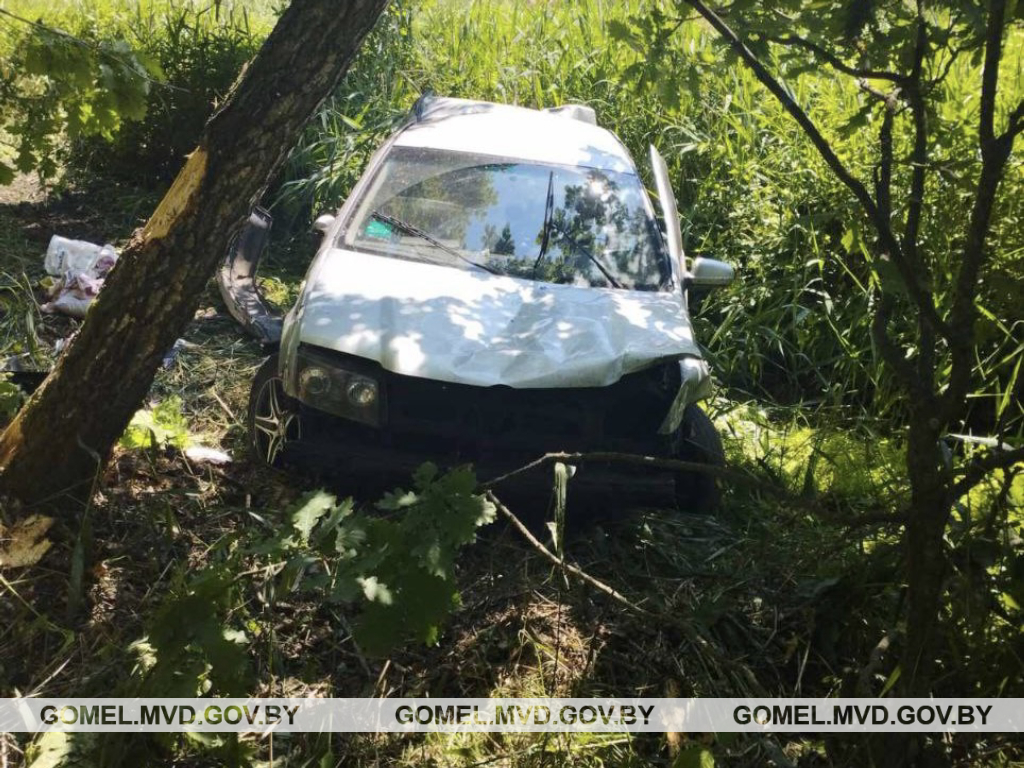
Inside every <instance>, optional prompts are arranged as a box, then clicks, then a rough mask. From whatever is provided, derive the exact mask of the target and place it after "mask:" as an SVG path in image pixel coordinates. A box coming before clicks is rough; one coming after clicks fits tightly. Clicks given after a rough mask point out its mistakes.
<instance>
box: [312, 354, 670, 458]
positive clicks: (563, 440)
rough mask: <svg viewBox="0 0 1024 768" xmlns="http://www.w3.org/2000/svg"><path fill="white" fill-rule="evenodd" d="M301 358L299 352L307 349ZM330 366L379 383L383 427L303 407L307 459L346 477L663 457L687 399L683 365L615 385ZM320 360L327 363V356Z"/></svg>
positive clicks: (358, 362) (363, 363) (357, 362)
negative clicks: (511, 383)
mask: <svg viewBox="0 0 1024 768" xmlns="http://www.w3.org/2000/svg"><path fill="white" fill-rule="evenodd" d="M300 354H301V353H300ZM330 354H333V355H336V358H335V359H333V360H332V361H331V364H332V365H334V366H336V367H337V368H339V369H347V370H351V369H352V368H353V367H355V368H356V370H358V372H359V373H360V374H362V375H372V376H373V377H374V378H375V379H376V380H377V381H378V382H379V390H380V393H381V406H380V413H379V426H377V427H375V426H370V425H368V424H360V423H356V422H354V421H351V420H349V419H346V418H340V417H337V416H333V415H331V414H329V413H326V412H324V411H323V410H320V409H318V408H313V407H310V406H309V405H308V404H307V405H304V406H303V409H304V411H303V420H302V423H303V439H302V441H301V443H300V444H299V445H298V446H295V447H294V449H293V450H292V453H294V454H296V458H297V459H300V460H301V461H302V462H303V463H314V464H319V465H326V466H328V467H330V468H334V469H339V470H343V471H350V472H354V473H358V472H367V471H370V472H373V471H379V470H382V469H393V470H395V471H396V472H400V473H406V474H407V473H408V471H409V470H411V469H414V468H415V467H417V466H418V465H419V464H421V463H422V462H424V461H433V462H435V463H436V464H438V465H440V466H456V465H460V464H466V463H472V464H473V465H474V466H475V467H476V469H477V472H478V476H480V477H481V478H484V477H493V476H496V475H499V474H502V473H503V472H507V471H509V470H511V469H514V468H516V467H519V466H522V465H523V464H526V463H527V462H529V461H532V460H534V459H536V458H538V457H539V456H541V455H543V454H545V453H552V452H570V453H575V452H581V453H582V452H588V451H596V450H601V451H619V452H623V453H642V454H662V453H663V452H664V450H665V449H666V446H667V442H668V441H667V438H666V437H665V436H662V435H659V434H658V432H659V427H661V426H662V425H663V424H664V422H665V420H666V416H665V414H666V413H669V412H671V410H672V407H673V405H674V404H675V403H676V402H678V401H679V394H680V392H681V391H682V390H683V389H685V388H686V387H684V386H682V385H683V382H682V380H681V375H682V374H681V370H682V369H681V366H680V365H679V364H678V363H677V362H670V363H666V364H664V365H661V366H655V367H652V368H649V369H647V370H644V371H640V372H637V373H632V374H628V375H626V376H624V377H623V378H622V379H620V380H619V381H618V382H616V383H615V384H613V385H610V386H607V387H578V388H556V389H513V388H511V387H501V386H498V387H476V386H470V385H464V384H452V383H447V382H440V381H434V380H430V379H421V378H416V377H411V376H403V375H399V374H394V373H391V372H389V371H386V370H384V369H383V368H382V367H381V366H379V365H378V364H376V363H372V362H370V361H367V360H364V359H358V358H349V357H348V356H345V355H340V354H338V353H330ZM316 357H317V359H318V360H320V361H321V362H325V361H324V351H323V350H319V349H318V350H317V351H316Z"/></svg>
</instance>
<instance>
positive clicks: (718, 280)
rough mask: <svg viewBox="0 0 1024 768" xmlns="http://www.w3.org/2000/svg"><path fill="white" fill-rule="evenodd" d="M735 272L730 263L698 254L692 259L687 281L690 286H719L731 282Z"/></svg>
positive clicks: (706, 287)
mask: <svg viewBox="0 0 1024 768" xmlns="http://www.w3.org/2000/svg"><path fill="white" fill-rule="evenodd" d="M735 274H736V271H735V270H734V269H733V268H732V265H731V264H726V263H725V262H724V261H718V260H717V259H705V258H704V257H703V256H698V257H697V258H695V259H694V260H693V268H692V269H691V270H690V276H689V283H690V287H691V288H705V289H708V288H721V287H722V286H725V285H728V284H729V283H731V282H732V279H733V277H734V276H735Z"/></svg>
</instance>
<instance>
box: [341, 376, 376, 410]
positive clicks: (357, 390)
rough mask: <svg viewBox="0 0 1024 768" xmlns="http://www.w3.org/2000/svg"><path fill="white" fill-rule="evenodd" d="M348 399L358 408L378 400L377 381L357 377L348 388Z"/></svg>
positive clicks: (365, 406)
mask: <svg viewBox="0 0 1024 768" xmlns="http://www.w3.org/2000/svg"><path fill="white" fill-rule="evenodd" d="M346 394H347V395H348V401H349V402H350V403H352V405H354V406H356V407H358V408H368V407H369V406H371V405H373V404H374V403H376V402H377V382H375V381H373V380H372V379H355V380H354V381H352V382H351V383H350V384H349V385H348V389H347V390H346Z"/></svg>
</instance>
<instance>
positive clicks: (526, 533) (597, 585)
mask: <svg viewBox="0 0 1024 768" xmlns="http://www.w3.org/2000/svg"><path fill="white" fill-rule="evenodd" d="M485 495H486V496H487V498H488V500H489V501H490V502H491V503H492V504H493V505H494V506H495V507H497V508H498V511H499V512H501V514H503V515H504V516H505V517H507V518H508V519H509V522H511V523H512V525H514V526H515V527H516V530H518V531H519V532H520V533H521V534H522V535H523V537H524V538H525V539H526V540H527V541H528V542H530V544H532V545H533V548H534V549H536V550H537V551H538V552H540V553H541V554H542V555H544V557H546V558H547V559H548V560H550V561H551V562H552V563H554V564H555V565H557V566H558V567H559V568H561V569H562V570H564V571H566V572H568V573H571V574H572V575H573V576H575V577H576V578H578V579H580V580H581V581H584V582H586V583H587V584H589V585H590V586H592V587H593V588H594V589H597V590H600V591H601V592H604V593H605V594H606V595H608V596H609V597H610V598H612V599H613V600H615V601H616V602H618V603H621V604H622V605H623V606H625V607H626V608H628V609H629V610H631V611H633V612H635V613H639V614H641V615H642V616H651V615H653V614H651V613H650V611H647V610H645V609H643V608H641V607H640V606H639V605H637V604H636V603H635V602H633V601H632V600H630V599H628V598H627V597H624V596H623V595H622V593H620V592H617V591H616V590H615V589H613V588H612V587H609V586H608V585H607V584H605V583H604V582H603V581H600V580H598V579H595V578H594V577H593V576H591V575H590V574H589V573H587V572H586V571H584V570H582V569H580V568H579V567H577V566H575V565H573V564H572V563H567V562H565V560H563V559H561V558H559V557H558V556H557V555H555V554H554V553H553V552H552V551H551V550H550V549H548V548H547V547H545V546H544V544H543V543H541V541H540V539H538V538H537V537H536V536H534V535H533V533H532V532H531V531H530V529H529V528H527V527H526V524H525V523H524V522H523V521H522V520H520V519H519V518H518V517H516V515H515V513H514V512H513V511H512V510H511V509H509V508H508V507H506V506H505V505H504V504H502V503H501V500H500V499H499V498H498V497H497V496H495V495H494V493H493V492H492V491H487V492H486V494H485Z"/></svg>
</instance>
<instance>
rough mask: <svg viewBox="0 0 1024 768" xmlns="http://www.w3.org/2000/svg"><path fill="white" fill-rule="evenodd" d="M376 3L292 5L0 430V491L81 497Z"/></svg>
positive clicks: (381, 1)
mask: <svg viewBox="0 0 1024 768" xmlns="http://www.w3.org/2000/svg"><path fill="white" fill-rule="evenodd" d="M386 5H387V0H293V1H292V3H291V5H290V6H289V7H288V9H287V10H286V11H285V12H284V13H283V14H282V16H281V18H280V19H279V20H278V22H277V25H276V26H275V27H274V30H273V32H272V33H271V34H270V36H269V37H268V38H267V40H266V42H265V43H264V45H263V47H262V48H261V50H260V51H259V53H258V54H257V56H256V58H255V59H254V60H253V61H252V62H251V63H250V64H249V65H248V67H247V69H246V70H245V71H244V72H243V74H242V75H241V77H240V78H239V81H238V82H237V83H236V85H235V87H234V89H233V90H232V93H231V94H230V95H229V97H228V99H227V101H226V102H225V103H224V105H223V106H222V107H221V108H219V109H218V110H217V111H216V112H215V114H214V115H213V116H212V117H211V118H210V120H209V122H208V123H207V124H206V127H205V129H204V131H203V135H202V138H201V139H200V143H199V146H198V147H197V148H196V150H195V151H194V152H193V153H192V154H191V155H190V156H189V158H188V161H187V162H186V164H185V166H184V168H183V169H182V170H181V172H180V173H179V174H178V177H177V179H176V180H175V181H174V184H173V185H172V186H171V188H170V190H169V191H168V192H167V194H166V196H165V197H164V199H163V200H162V201H161V202H160V204H159V206H158V207H157V209H156V211H155V212H154V213H153V215H152V216H151V217H150V219H149V221H148V222H147V223H146V225H145V227H144V228H142V229H141V230H139V231H136V232H135V234H134V235H133V236H132V239H131V241H130V242H129V244H128V246H127V248H126V249H125V251H124V254H123V255H122V257H121V259H120V261H119V263H118V265H117V266H116V268H115V269H114V270H113V273H112V274H111V276H110V279H109V280H108V281H107V285H106V286H105V287H104V289H103V291H102V293H101V294H100V296H99V297H98V299H97V300H96V303H95V304H94V306H93V307H92V308H91V309H90V311H89V314H88V316H87V318H86V321H85V323H84V325H83V326H82V328H81V330H80V331H79V333H78V336H77V337H76V339H75V341H74V343H73V344H72V345H71V347H70V348H69V349H68V350H67V352H65V353H64V355H63V356H62V357H61V359H60V360H59V361H58V363H57V366H56V368H55V369H54V371H53V373H52V374H51V375H50V376H49V378H47V380H46V382H45V383H44V384H43V386H42V387H41V388H40V389H39V390H38V391H37V392H36V393H35V395H34V396H33V397H32V398H31V400H30V401H29V402H28V403H27V404H26V406H25V407H24V408H23V409H22V410H21V412H20V413H19V414H18V415H17V417H16V418H15V419H14V421H13V422H12V423H11V424H10V425H9V426H8V428H7V429H6V430H5V431H4V433H3V435H2V436H0V469H2V474H0V496H3V495H5V494H6V495H8V496H11V497H15V498H18V499H20V500H22V501H24V502H29V503H33V502H40V501H43V500H48V501H51V502H52V501H54V500H64V501H66V502H70V501H71V500H72V499H78V500H81V499H82V498H84V497H85V496H86V495H87V494H88V492H89V489H90V487H91V485H92V483H93V480H94V478H95V477H96V475H97V473H98V472H99V471H101V470H102V468H103V466H104V464H105V463H106V461H107V458H108V457H109V454H110V450H111V447H112V446H113V444H114V441H115V440H117V438H118V437H119V436H120V435H121V434H122V433H123V432H124V430H125V427H126V426H127V425H128V422H129V421H130V420H131V417H132V414H133V413H134V412H135V410H136V408H138V406H139V404H140V403H141V402H142V399H143V398H144V397H145V395H146V393H147V392H148V390H149V388H150V385H151V384H152V382H153V377H154V375H155V374H156V371H157V368H158V366H159V364H160V361H161V358H162V356H163V355H164V353H165V352H166V350H167V349H168V348H169V347H170V346H171V345H172V344H173V343H174V341H175V339H177V338H178V337H179V336H180V335H181V334H182V332H183V331H184V330H185V327H186V326H187V325H188V323H189V320H191V318H192V316H193V314H194V312H195V309H196V306H197V304H198V300H199V296H200V294H201V292H202V290H203V287H204V286H205V284H206V281H207V280H208V279H209V277H210V275H211V274H212V273H213V272H214V269H215V266H216V264H217V262H218V260H219V259H220V258H221V257H222V255H223V253H224V251H225V247H226V245H227V243H228V240H229V238H230V236H231V235H232V234H233V233H234V232H236V231H237V230H238V228H239V227H240V225H241V223H242V221H243V219H244V217H245V216H246V215H247V214H248V213H249V211H250V209H251V207H252V206H253V205H254V204H255V203H256V201H257V200H258V199H259V198H260V196H261V195H262V193H263V192H264V190H265V189H266V187H267V185H268V183H269V181H270V179H272V178H273V176H274V174H275V173H276V172H277V171H278V170H279V169H280V168H281V165H282V163H283V161H284V159H285V157H286V155H287V153H288V151H289V150H290V149H291V147H292V146H293V145H294V144H295V141H296V140H297V138H298V135H299V132H300V131H301V130H302V128H303V126H304V125H305V123H306V121H307V120H308V119H309V118H310V117H311V116H312V114H313V113H314V112H315V111H316V109H317V108H318V107H319V105H320V104H321V103H322V102H323V100H324V99H325V98H326V97H327V96H328V95H329V94H330V93H331V91H332V90H333V89H334V88H335V86H336V85H337V83H338V81H339V79H340V78H341V76H342V75H343V74H344V73H345V71H346V70H347V69H348V66H349V64H350V63H351V62H352V59H353V57H354V56H355V53H356V50H357V49H358V48H359V45H360V43H361V42H362V40H363V38H364V37H365V36H366V33H367V32H368V31H369V30H370V29H371V28H372V27H373V25H374V23H375V22H376V20H377V18H378V17H379V16H380V14H381V12H382V11H383V9H384V7H385V6H386ZM66 508H67V509H68V511H69V512H71V511H73V506H72V507H66ZM59 509H60V507H59V506H58V510H59Z"/></svg>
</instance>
